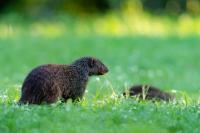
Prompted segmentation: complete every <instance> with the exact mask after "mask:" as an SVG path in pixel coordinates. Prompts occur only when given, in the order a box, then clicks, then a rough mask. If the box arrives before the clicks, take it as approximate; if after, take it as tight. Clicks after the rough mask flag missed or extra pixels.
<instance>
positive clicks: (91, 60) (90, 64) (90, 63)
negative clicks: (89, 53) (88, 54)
mask: <svg viewBox="0 0 200 133" xmlns="http://www.w3.org/2000/svg"><path fill="white" fill-rule="evenodd" d="M94 64H95V60H94V59H90V60H89V67H90V68H92V67H94Z"/></svg>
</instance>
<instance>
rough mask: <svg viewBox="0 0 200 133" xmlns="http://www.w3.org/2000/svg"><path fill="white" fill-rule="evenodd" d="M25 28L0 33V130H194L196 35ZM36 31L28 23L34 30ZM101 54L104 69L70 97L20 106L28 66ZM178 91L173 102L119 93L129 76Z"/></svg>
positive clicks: (199, 114) (199, 118) (197, 116)
mask: <svg viewBox="0 0 200 133" xmlns="http://www.w3.org/2000/svg"><path fill="white" fill-rule="evenodd" d="M19 28H21V29H22V30H23V31H24V34H19V35H16V36H15V35H14V36H9V37H2V38H1V39H0V50H1V52H0V70H1V74H0V123H1V124H0V131H1V132H4V133H6V132H22V133H23V132H33V133H35V132H70V133H76V132H82V133H89V132H91V133H92V132H99V133H102V132H105V133H107V132H109V133H110V132H111V133H112V132H141V133H142V132H147V133H148V132H153V133H155V132H158V133H165V132H166V133H168V132H169V133H180V132H185V133H187V132H194V133H195V132H196V133H198V132H199V131H200V107H199V102H200V101H199V100H200V99H199V98H200V97H199V94H200V90H199V88H200V82H199V72H200V70H199V68H200V62H199V61H198V60H199V57H200V52H199V49H200V45H199V42H200V39H199V37H198V36H187V37H184V38H181V37H176V36H171V37H159V38H158V37H146V36H136V35H135V36H118V37H116V36H104V35H102V34H101V35H99V34H89V35H79V34H75V33H74V34H73V33H72V34H66V33H62V34H58V35H56V36H55V37H51V36H42V35H40V34H39V35H35V34H29V32H30V31H26V28H27V27H23V26H21V27H19ZM33 31H34V30H33ZM87 55H90V56H95V57H97V58H100V59H101V60H102V61H103V62H104V63H105V64H106V65H107V66H108V67H109V69H110V71H109V73H108V74H107V75H105V76H101V77H91V78H90V81H89V84H88V86H87V91H86V94H85V96H84V100H83V101H82V102H81V103H78V104H76V105H74V104H72V103H71V102H70V101H69V102H68V103H66V104H59V103H56V104H53V105H42V106H18V105H16V104H15V103H16V101H17V100H18V99H19V97H20V87H21V84H22V82H23V80H24V78H25V76H26V75H27V73H28V72H29V71H30V70H31V69H32V68H33V67H35V66H37V65H40V64H45V63H62V64H69V63H70V62H72V61H73V60H75V59H77V58H79V57H82V56H87ZM138 83H147V84H153V85H155V86H158V87H160V88H162V89H163V90H166V91H172V90H173V91H176V95H177V96H178V102H177V103H173V102H172V103H168V104H166V103H152V102H147V101H146V102H145V101H140V102H139V101H137V100H136V101H135V100H133V99H123V98H117V95H120V94H121V93H122V92H123V90H124V89H126V88H128V87H129V86H131V85H133V84H138Z"/></svg>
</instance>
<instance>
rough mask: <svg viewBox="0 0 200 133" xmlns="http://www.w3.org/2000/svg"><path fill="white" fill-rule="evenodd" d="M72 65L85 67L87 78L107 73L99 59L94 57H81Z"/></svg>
mask: <svg viewBox="0 0 200 133" xmlns="http://www.w3.org/2000/svg"><path fill="white" fill-rule="evenodd" d="M74 64H76V65H81V66H84V67H86V68H87V70H88V73H89V76H92V75H104V74H105V73H107V72H108V71H109V70H108V68H107V67H106V66H105V65H104V64H103V63H102V62H101V61H100V60H99V59H96V58H94V57H83V58H81V59H78V60H76V61H75V63H74Z"/></svg>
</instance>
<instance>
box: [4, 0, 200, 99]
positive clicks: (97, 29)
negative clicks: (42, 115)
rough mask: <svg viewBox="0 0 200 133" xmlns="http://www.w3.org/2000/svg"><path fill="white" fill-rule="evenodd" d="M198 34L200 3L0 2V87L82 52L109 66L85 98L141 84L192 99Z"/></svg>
mask: <svg viewBox="0 0 200 133" xmlns="http://www.w3.org/2000/svg"><path fill="white" fill-rule="evenodd" d="M199 36H200V0H0V50H1V52H0V70H1V75H0V87H1V88H3V89H1V90H2V91H4V90H6V89H7V88H9V86H10V85H11V86H12V85H16V86H18V87H17V90H16V91H17V92H18V93H20V85H21V84H22V82H23V80H24V78H25V76H26V75H27V73H28V72H29V71H30V70H31V69H32V68H34V67H35V66H38V65H41V64H46V63H59V64H69V63H70V62H72V61H73V60H75V59H77V58H80V57H82V56H88V55H89V56H95V57H97V58H99V59H101V60H102V61H103V62H104V63H105V64H106V65H107V66H108V67H109V68H110V72H109V74H108V75H107V76H102V78H101V77H100V80H98V79H97V81H96V79H95V78H92V80H91V81H90V84H89V85H88V88H89V90H90V92H89V93H88V94H90V95H91V96H93V95H94V94H95V93H98V94H101V95H103V94H105V92H106V91H109V93H108V95H110V92H111V93H112V91H113V88H114V89H115V90H118V92H119V93H120V92H122V90H123V89H124V88H127V87H129V86H130V85H133V84H141V83H145V84H153V85H155V86H158V87H161V88H164V89H166V90H180V91H183V92H187V93H190V94H192V95H196V96H197V95H198V93H197V92H200V89H199V88H200V82H199V70H200V69H199V68H200V62H199V61H198V60H199V57H200V52H199V49H200V45H199V42H200V38H199ZM104 77H105V79H104ZM97 82H98V84H97ZM91 88H93V89H91ZM10 90H11V89H10ZM98 91H103V92H104V93H102V92H98ZM0 92H1V91H0ZM11 92H12V91H11ZM2 93H3V92H2ZM14 96H15V99H18V97H19V95H14Z"/></svg>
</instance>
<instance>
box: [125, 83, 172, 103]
mask: <svg viewBox="0 0 200 133" xmlns="http://www.w3.org/2000/svg"><path fill="white" fill-rule="evenodd" d="M123 95H124V96H139V98H140V99H144V100H145V99H146V100H162V101H170V100H172V99H173V98H174V97H173V96H172V95H171V94H169V93H167V92H164V91H162V90H160V89H159V88H156V87H154V86H151V85H135V86H132V87H131V88H130V89H129V90H128V91H127V92H124V93H123Z"/></svg>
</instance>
